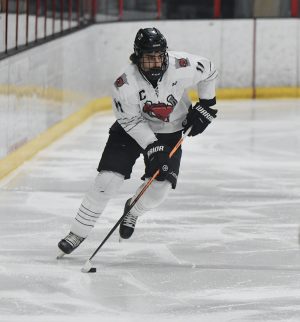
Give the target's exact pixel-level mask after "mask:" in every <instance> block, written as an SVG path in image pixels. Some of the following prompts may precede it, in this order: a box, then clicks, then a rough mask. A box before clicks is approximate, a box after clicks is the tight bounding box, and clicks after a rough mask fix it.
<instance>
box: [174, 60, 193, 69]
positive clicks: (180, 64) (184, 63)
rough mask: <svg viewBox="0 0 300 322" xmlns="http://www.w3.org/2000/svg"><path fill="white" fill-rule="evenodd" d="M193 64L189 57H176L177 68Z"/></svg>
mask: <svg viewBox="0 0 300 322" xmlns="http://www.w3.org/2000/svg"><path fill="white" fill-rule="evenodd" d="M187 66H191V63H190V61H189V59H188V58H175V68H176V69H177V68H183V67H187Z"/></svg>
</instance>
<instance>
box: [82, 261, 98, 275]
mask: <svg viewBox="0 0 300 322" xmlns="http://www.w3.org/2000/svg"><path fill="white" fill-rule="evenodd" d="M81 272H82V273H96V268H95V267H92V262H91V261H90V260H89V259H88V260H87V261H86V262H85V264H84V266H83V267H82V269H81Z"/></svg>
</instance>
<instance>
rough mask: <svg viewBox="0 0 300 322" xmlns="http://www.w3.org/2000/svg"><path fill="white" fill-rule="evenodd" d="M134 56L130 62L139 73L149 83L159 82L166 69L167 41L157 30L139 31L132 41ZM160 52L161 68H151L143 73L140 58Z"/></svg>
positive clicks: (145, 29) (146, 29)
mask: <svg viewBox="0 0 300 322" xmlns="http://www.w3.org/2000/svg"><path fill="white" fill-rule="evenodd" d="M133 48H134V54H132V55H131V57H130V58H131V60H132V62H133V63H135V64H136V65H137V66H138V68H139V70H140V72H142V74H144V75H145V76H146V78H147V79H149V80H150V81H157V80H159V79H160V78H161V77H162V75H163V74H164V72H165V71H166V69H167V68H168V54H167V48H168V47H167V41H166V38H165V37H164V36H163V34H162V33H161V32H160V31H159V30H158V29H157V28H144V29H140V30H139V31H138V32H137V34H136V37H135V40H134V47H133ZM153 52H160V53H161V54H162V66H161V68H152V69H150V70H149V71H144V70H143V69H142V66H141V58H142V57H143V54H145V53H153Z"/></svg>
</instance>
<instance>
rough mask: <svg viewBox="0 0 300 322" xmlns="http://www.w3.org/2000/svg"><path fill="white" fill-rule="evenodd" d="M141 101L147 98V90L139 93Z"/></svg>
mask: <svg viewBox="0 0 300 322" xmlns="http://www.w3.org/2000/svg"><path fill="white" fill-rule="evenodd" d="M139 96H140V101H143V100H144V99H145V98H146V92H145V90H143V89H142V90H141V91H139Z"/></svg>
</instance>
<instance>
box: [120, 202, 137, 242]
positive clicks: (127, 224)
mask: <svg viewBox="0 0 300 322" xmlns="http://www.w3.org/2000/svg"><path fill="white" fill-rule="evenodd" d="M130 201H131V199H128V200H127V201H126V203H125V207H124V212H123V215H124V214H125V213H126V212H127V211H128V208H129V206H130ZM137 219H138V216H135V215H133V214H131V213H130V212H129V213H128V214H127V215H126V216H125V217H124V219H123V220H122V222H121V224H120V228H119V233H120V239H119V241H120V242H122V240H123V239H129V238H130V237H131V235H132V234H133V232H134V228H135V224H136V221H137Z"/></svg>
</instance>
